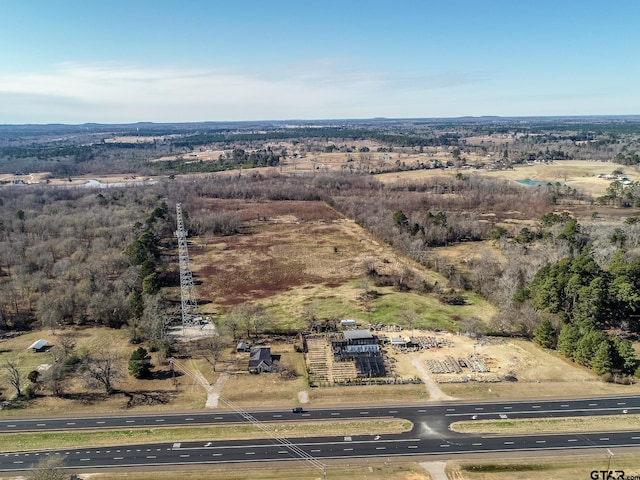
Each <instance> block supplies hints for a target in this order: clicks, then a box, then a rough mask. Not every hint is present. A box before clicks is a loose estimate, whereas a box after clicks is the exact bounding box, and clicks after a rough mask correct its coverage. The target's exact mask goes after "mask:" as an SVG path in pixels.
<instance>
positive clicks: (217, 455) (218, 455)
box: [211, 453, 222, 457]
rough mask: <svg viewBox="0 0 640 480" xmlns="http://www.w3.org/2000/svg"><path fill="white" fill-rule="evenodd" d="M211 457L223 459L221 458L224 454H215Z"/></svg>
mask: <svg viewBox="0 0 640 480" xmlns="http://www.w3.org/2000/svg"><path fill="white" fill-rule="evenodd" d="M211 456H212V457H221V456H222V454H221V453H214V454H212V455H211Z"/></svg>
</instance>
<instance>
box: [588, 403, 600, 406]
mask: <svg viewBox="0 0 640 480" xmlns="http://www.w3.org/2000/svg"><path fill="white" fill-rule="evenodd" d="M589 406H590V407H597V406H598V404H597V403H590V404H589Z"/></svg>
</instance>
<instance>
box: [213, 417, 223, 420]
mask: <svg viewBox="0 0 640 480" xmlns="http://www.w3.org/2000/svg"><path fill="white" fill-rule="evenodd" d="M222 418H223V417H213V419H214V420H222Z"/></svg>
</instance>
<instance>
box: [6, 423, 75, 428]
mask: <svg viewBox="0 0 640 480" xmlns="http://www.w3.org/2000/svg"><path fill="white" fill-rule="evenodd" d="M67 425H69V424H67ZM15 426H16V425H7V427H9V428H14V427H15Z"/></svg>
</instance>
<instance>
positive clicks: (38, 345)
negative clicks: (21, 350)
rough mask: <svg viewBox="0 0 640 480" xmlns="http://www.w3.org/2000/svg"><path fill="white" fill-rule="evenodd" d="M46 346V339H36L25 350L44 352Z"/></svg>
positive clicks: (47, 343)
mask: <svg viewBox="0 0 640 480" xmlns="http://www.w3.org/2000/svg"><path fill="white" fill-rule="evenodd" d="M48 346H49V341H48V340H36V341H35V342H33V343H32V344H31V345H30V346H29V348H27V350H31V351H32V352H44V351H45V350H46V349H47V347H48Z"/></svg>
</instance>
